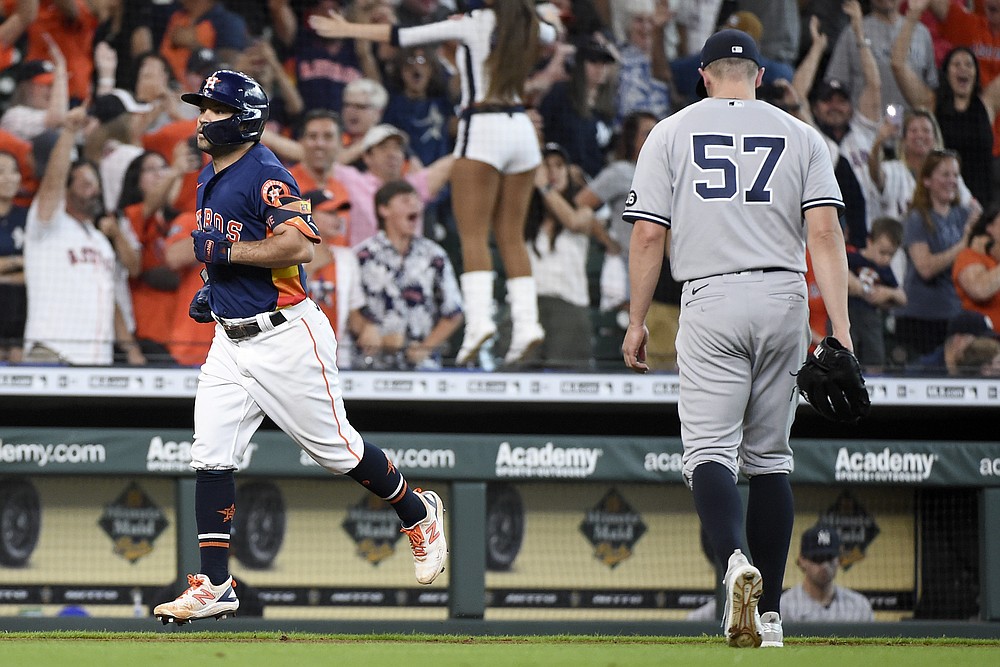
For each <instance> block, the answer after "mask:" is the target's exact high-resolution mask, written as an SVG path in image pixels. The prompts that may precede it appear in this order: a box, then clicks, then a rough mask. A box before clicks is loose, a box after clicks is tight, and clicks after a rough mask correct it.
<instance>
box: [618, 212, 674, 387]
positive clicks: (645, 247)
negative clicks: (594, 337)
mask: <svg viewBox="0 0 1000 667" xmlns="http://www.w3.org/2000/svg"><path fill="white" fill-rule="evenodd" d="M666 240H667V228H666V227H664V226H663V225H658V224H656V223H654V222H649V221H648V220H636V222H635V224H634V226H633V228H632V239H631V242H630V243H629V257H628V271H629V276H628V277H629V287H630V288H631V291H630V300H629V306H628V329H626V331H625V340H624V341H623V342H622V357H623V358H624V359H625V365H626V366H627V367H629V368H631V369H632V370H634V371H636V372H637V373H645V372H647V371H648V370H649V366H648V365H647V364H646V343H647V341H648V340H649V330H648V329H647V328H646V314H647V313H648V312H649V306H650V303H652V301H653V291H654V290H655V289H656V283H657V281H658V280H659V278H660V267H661V266H662V264H663V248H664V245H665V244H666Z"/></svg>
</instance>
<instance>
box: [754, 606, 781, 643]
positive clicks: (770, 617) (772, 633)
mask: <svg viewBox="0 0 1000 667" xmlns="http://www.w3.org/2000/svg"><path fill="white" fill-rule="evenodd" d="M760 638H761V642H760V646H761V648H781V647H782V646H784V645H785V633H784V632H782V630H781V616H780V615H779V614H778V612H776V611H765V612H764V613H763V614H761V615H760Z"/></svg>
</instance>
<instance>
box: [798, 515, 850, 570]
mask: <svg viewBox="0 0 1000 667" xmlns="http://www.w3.org/2000/svg"><path fill="white" fill-rule="evenodd" d="M799 553H800V554H802V557H803V558H809V559H810V560H817V561H818V560H830V559H831V558H839V557H840V535H839V534H838V533H837V529H836V528H834V527H833V526H828V525H825V524H821V523H818V524H816V525H815V526H813V527H812V528H810V529H809V530H807V531H806V532H804V533H802V542H801V543H800V545H799Z"/></svg>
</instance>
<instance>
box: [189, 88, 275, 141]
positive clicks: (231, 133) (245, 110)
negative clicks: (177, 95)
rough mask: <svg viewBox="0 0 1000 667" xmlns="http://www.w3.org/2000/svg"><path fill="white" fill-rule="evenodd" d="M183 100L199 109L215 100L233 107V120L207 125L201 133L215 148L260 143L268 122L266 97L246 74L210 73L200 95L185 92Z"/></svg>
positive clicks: (231, 118)
mask: <svg viewBox="0 0 1000 667" xmlns="http://www.w3.org/2000/svg"><path fill="white" fill-rule="evenodd" d="M181 99H182V100H184V101H185V102H187V103H188V104H193V105H195V106H197V107H200V106H202V105H204V104H205V102H208V101H212V102H216V103H218V104H223V105H225V106H227V107H230V108H231V109H232V110H233V111H234V112H235V113H234V114H233V115H232V117H230V118H226V119H224V120H217V121H215V122H212V123H206V124H205V127H204V128H202V134H204V135H205V138H206V139H208V141H209V143H211V144H214V145H216V146H228V145H232V144H242V143H244V142H247V141H255V142H256V141H260V135H261V134H263V133H264V124H265V123H266V122H267V109H268V102H267V95H265V94H264V89H263V88H261V87H260V84H259V83H257V82H256V81H254V80H253V79H252V78H251V77H249V76H247V75H246V74H244V73H243V72H234V71H232V70H228V69H220V70H218V71H216V72H213V73H211V74H209V75H208V76H207V77H206V78H205V80H204V81H203V82H202V84H201V90H199V91H198V92H197V93H184V94H183V95H181Z"/></svg>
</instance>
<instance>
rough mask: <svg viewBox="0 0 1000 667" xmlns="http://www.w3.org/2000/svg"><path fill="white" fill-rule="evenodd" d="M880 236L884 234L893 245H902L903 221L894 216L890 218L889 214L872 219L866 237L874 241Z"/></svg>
mask: <svg viewBox="0 0 1000 667" xmlns="http://www.w3.org/2000/svg"><path fill="white" fill-rule="evenodd" d="M880 236H885V237H886V238H888V239H889V241H890V242H891V243H892V244H893V245H895V246H900V245H902V244H903V223H901V222H900V221H899V220H897V219H896V218H891V217H889V216H883V217H881V218H875V219H874V220H872V228H871V231H870V232H868V238H870V239H871V240H872V241H874V240H875V239H877V238H878V237H880Z"/></svg>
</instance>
